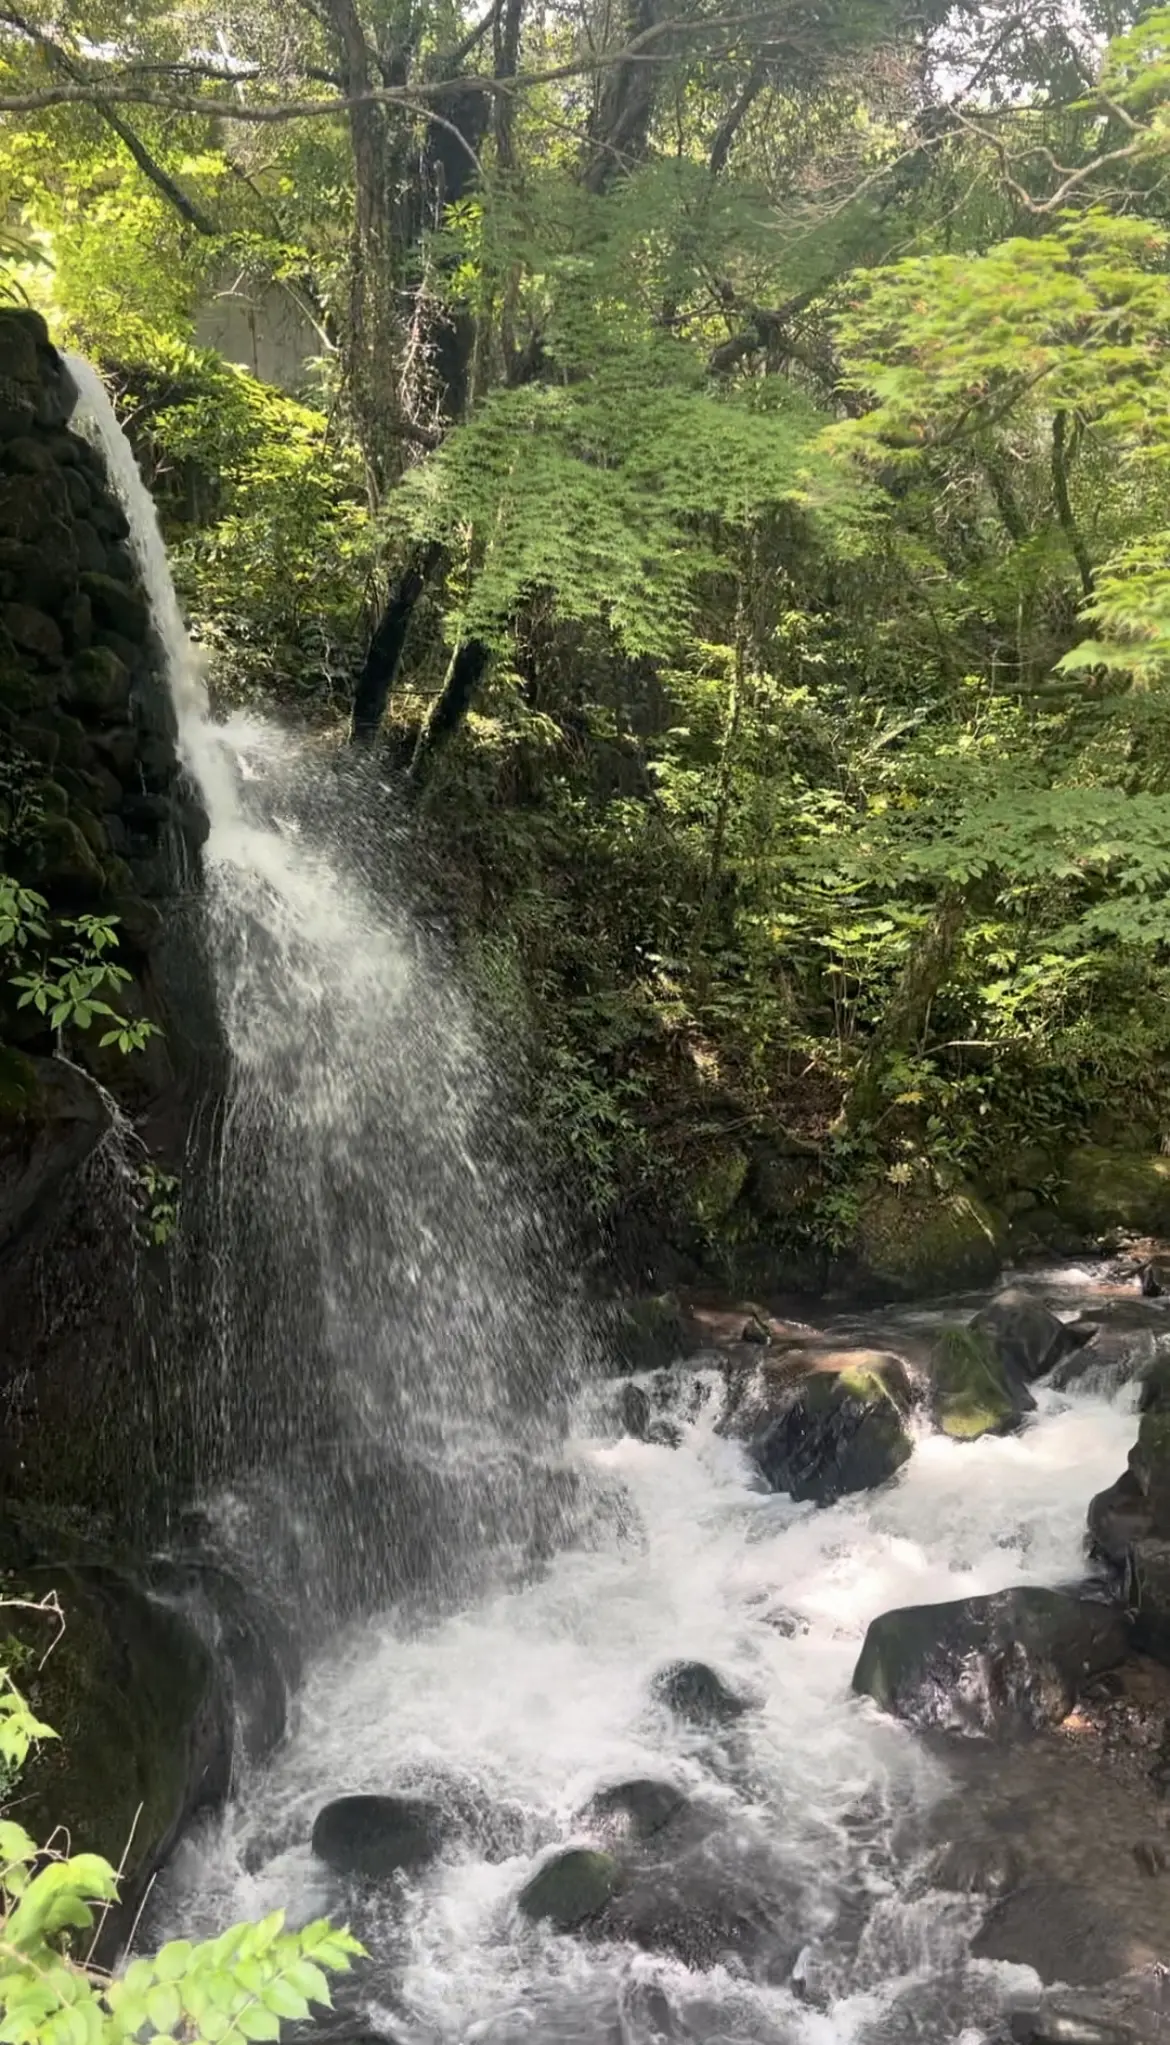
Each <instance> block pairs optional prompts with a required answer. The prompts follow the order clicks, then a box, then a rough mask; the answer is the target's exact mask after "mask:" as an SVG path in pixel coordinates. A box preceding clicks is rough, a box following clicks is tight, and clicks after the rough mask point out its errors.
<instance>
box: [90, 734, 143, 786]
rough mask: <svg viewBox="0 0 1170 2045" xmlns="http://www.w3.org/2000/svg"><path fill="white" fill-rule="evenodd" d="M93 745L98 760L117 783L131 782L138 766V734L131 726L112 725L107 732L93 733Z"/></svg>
mask: <svg viewBox="0 0 1170 2045" xmlns="http://www.w3.org/2000/svg"><path fill="white" fill-rule="evenodd" d="M93 745H94V749H95V751H96V752H97V754H98V756H99V758H100V759H101V760H102V762H103V763H104V764H105V765H106V766H108V767H109V769H110V771H111V773H113V774H116V775H117V777H118V779H119V781H121V782H124V783H130V782H132V781H133V779H134V773H135V768H136V766H137V764H138V733H137V732H136V731H135V729H134V726H133V725H132V724H114V725H111V726H110V727H109V729H108V730H107V731H98V732H95V733H94V735H93Z"/></svg>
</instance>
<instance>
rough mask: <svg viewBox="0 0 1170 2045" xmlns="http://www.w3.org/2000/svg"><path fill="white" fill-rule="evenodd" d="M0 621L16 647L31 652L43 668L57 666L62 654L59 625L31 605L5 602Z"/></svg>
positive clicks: (62, 647) (63, 653) (62, 641)
mask: <svg viewBox="0 0 1170 2045" xmlns="http://www.w3.org/2000/svg"><path fill="white" fill-rule="evenodd" d="M0 621H2V622H3V625H4V629H5V631H6V632H7V633H8V635H9V637H10V639H11V640H12V642H13V644H14V645H15V646H19V647H20V648H21V649H22V651H23V652H25V653H31V654H33V655H34V656H35V658H36V659H37V660H39V661H40V662H41V665H42V666H43V667H59V666H60V664H61V661H62V660H63V658H64V655H65V642H64V640H63V639H62V637H61V628H60V626H59V625H58V624H56V623H55V621H54V620H53V619H52V618H50V617H47V616H46V614H45V612H44V611H38V610H35V609H34V608H33V606H32V605H31V604H5V605H4V607H3V610H2V611H0Z"/></svg>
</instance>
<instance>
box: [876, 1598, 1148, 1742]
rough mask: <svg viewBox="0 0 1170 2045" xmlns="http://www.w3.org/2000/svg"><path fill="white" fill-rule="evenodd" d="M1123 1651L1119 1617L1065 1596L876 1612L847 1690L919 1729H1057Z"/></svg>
mask: <svg viewBox="0 0 1170 2045" xmlns="http://www.w3.org/2000/svg"><path fill="white" fill-rule="evenodd" d="M1129 1646H1130V1628H1129V1623H1128V1620H1127V1618H1126V1616H1125V1614H1124V1613H1123V1612H1121V1611H1119V1610H1118V1609H1117V1608H1116V1607H1115V1606H1113V1605H1106V1604H1100V1603H1097V1602H1095V1601H1093V1600H1091V1599H1086V1598H1078V1597H1074V1596H1071V1595H1070V1594H1068V1593H1067V1592H1064V1591H1052V1590H1041V1589H1038V1588H1033V1587H1026V1588H1022V1589H1018V1590H1008V1591H997V1592H995V1593H994V1594H993V1595H992V1596H990V1597H983V1598H959V1599H956V1600H955V1601H954V1602H953V1603H948V1604H943V1605H908V1606H905V1607H903V1608H902V1609H901V1610H898V1611H893V1612H883V1614H882V1615H881V1617H880V1618H878V1619H875V1620H874V1621H873V1623H872V1625H871V1626H870V1628H869V1631H868V1633H867V1634H866V1636H865V1643H864V1646H863V1647H862V1650H861V1655H860V1658H859V1660H858V1663H857V1667H856V1669H855V1670H854V1672H853V1688H854V1690H855V1691H857V1692H858V1693H859V1694H860V1695H864V1696H869V1697H872V1698H873V1699H874V1700H875V1702H876V1703H877V1704H879V1705H880V1706H881V1708H882V1710H883V1711H888V1712H891V1713H892V1714H893V1716H894V1717H895V1718H900V1719H902V1720H904V1721H905V1722H906V1723H907V1724H909V1725H913V1726H917V1727H919V1728H922V1729H926V1728H936V1729H939V1730H945V1731H954V1732H963V1733H994V1732H1001V1731H1003V1732H1010V1731H1013V1730H1021V1729H1024V1728H1029V1727H1039V1726H1045V1725H1056V1724H1058V1723H1059V1722H1060V1720H1061V1719H1063V1718H1065V1717H1067V1715H1068V1713H1069V1711H1070V1710H1071V1709H1072V1706H1073V1704H1074V1703H1075V1701H1076V1698H1077V1696H1078V1694H1079V1692H1080V1690H1081V1688H1082V1687H1083V1685H1084V1684H1085V1682H1086V1681H1087V1680H1088V1678H1089V1677H1091V1676H1096V1675H1100V1674H1101V1673H1102V1672H1103V1671H1104V1670H1106V1669H1111V1668H1115V1667H1116V1666H1117V1665H1118V1663H1119V1662H1122V1661H1124V1659H1125V1656H1126V1654H1127V1653H1128V1651H1129Z"/></svg>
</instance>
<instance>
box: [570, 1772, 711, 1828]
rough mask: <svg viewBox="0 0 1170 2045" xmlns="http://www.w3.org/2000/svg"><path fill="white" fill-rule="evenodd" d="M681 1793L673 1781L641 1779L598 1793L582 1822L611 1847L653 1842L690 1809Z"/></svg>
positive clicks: (584, 1812) (590, 1803)
mask: <svg viewBox="0 0 1170 2045" xmlns="http://www.w3.org/2000/svg"><path fill="white" fill-rule="evenodd" d="M686 1808H687V1800H686V1798H685V1797H684V1795H683V1794H682V1791H681V1790H678V1789H675V1787H674V1785H673V1784H672V1783H669V1782H656V1781H655V1780H654V1779H653V1778H652V1777H644V1778H643V1777H639V1778H638V1779H637V1780H635V1781H632V1782H615V1783H614V1784H613V1785H612V1787H610V1788H609V1789H600V1790H598V1792H597V1794H596V1796H593V1797H590V1799H589V1802H588V1803H587V1804H586V1806H585V1808H584V1810H583V1811H582V1813H581V1821H582V1823H583V1824H584V1825H587V1826H588V1827H589V1828H590V1829H591V1830H593V1831H597V1832H600V1833H601V1834H602V1835H603V1836H604V1837H605V1838H606V1839H607V1840H608V1841H610V1843H611V1844H623V1843H625V1842H626V1841H631V1840H633V1841H644V1840H647V1839H653V1838H654V1837H655V1836H656V1835H657V1834H658V1833H659V1832H663V1831H665V1829H666V1827H667V1826H668V1825H669V1824H670V1823H671V1821H672V1820H673V1819H675V1818H677V1817H679V1816H681V1814H682V1813H683V1812H684V1811H685V1810H686Z"/></svg>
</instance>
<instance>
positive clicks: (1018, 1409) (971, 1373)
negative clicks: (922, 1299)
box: [930, 1328, 1036, 1441]
mask: <svg viewBox="0 0 1170 2045" xmlns="http://www.w3.org/2000/svg"><path fill="white" fill-rule="evenodd" d="M930 1375H931V1404H932V1408H933V1412H934V1419H935V1425H936V1426H937V1427H939V1428H940V1429H941V1430H942V1432H943V1433H944V1434H949V1435H950V1436H951V1437H952V1439H953V1440H955V1441H978V1440H979V1438H980V1437H981V1436H982V1435H985V1434H1010V1433H1011V1431H1012V1429H1013V1428H1015V1427H1018V1426H1019V1424H1020V1421H1021V1420H1022V1418H1023V1416H1024V1414H1025V1413H1030V1412H1032V1411H1034V1409H1035V1405H1036V1401H1035V1399H1034V1398H1033V1397H1032V1394H1031V1392H1030V1391H1029V1390H1028V1388H1027V1386H1026V1385H1025V1384H1023V1383H1022V1382H1021V1380H1020V1379H1019V1378H1018V1377H1016V1375H1015V1374H1014V1373H1013V1372H1012V1371H1011V1369H1010V1368H1009V1366H1008V1364H1007V1363H1006V1362H1005V1361H1004V1359H1003V1357H1002V1356H1001V1355H1000V1354H999V1352H998V1350H997V1349H996V1346H995V1344H994V1342H993V1341H992V1339H991V1337H990V1335H988V1334H987V1333H986V1332H985V1331H984V1330H983V1329H980V1328H948V1329H946V1330H945V1332H944V1333H943V1334H942V1335H940V1336H939V1339H938V1341H937V1342H936V1343H935V1346H934V1351H933V1354H932V1356H931V1368H930Z"/></svg>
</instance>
